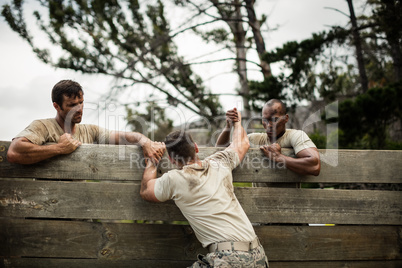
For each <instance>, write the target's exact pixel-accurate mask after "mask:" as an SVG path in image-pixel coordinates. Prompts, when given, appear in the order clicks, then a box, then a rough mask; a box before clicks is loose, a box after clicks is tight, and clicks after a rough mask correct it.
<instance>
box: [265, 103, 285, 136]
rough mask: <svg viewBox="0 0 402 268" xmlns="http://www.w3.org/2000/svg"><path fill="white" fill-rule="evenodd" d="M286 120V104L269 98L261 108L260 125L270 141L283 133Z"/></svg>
mask: <svg viewBox="0 0 402 268" xmlns="http://www.w3.org/2000/svg"><path fill="white" fill-rule="evenodd" d="M288 120H289V116H288V115H287V114H286V106H285V104H284V103H283V102H282V101H280V100H277V99H271V100H269V101H268V102H267V103H265V105H264V107H263V108H262V125H263V126H264V128H265V132H266V133H267V135H268V138H269V139H270V141H271V142H275V141H276V139H278V138H280V137H281V136H282V135H283V134H284V133H285V131H286V123H287V122H288Z"/></svg>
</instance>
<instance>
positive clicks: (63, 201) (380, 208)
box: [0, 179, 402, 225]
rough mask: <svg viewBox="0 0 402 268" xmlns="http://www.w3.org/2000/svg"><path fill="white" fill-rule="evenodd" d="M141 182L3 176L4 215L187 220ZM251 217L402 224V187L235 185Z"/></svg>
mask: <svg viewBox="0 0 402 268" xmlns="http://www.w3.org/2000/svg"><path fill="white" fill-rule="evenodd" d="M139 191H140V185H139V184H138V183H94V182H64V181H63V182H58V181H31V180H26V179H20V180H0V217H35V218H74V219H88V218H90V219H112V220H114V219H116V220H163V221H175V220H185V219H184V217H183V216H182V214H181V212H180V210H179V209H178V208H177V207H176V205H175V204H174V203H173V202H171V201H169V202H165V203H157V204H155V203H149V202H146V201H144V200H142V199H141V197H140V195H139ZM235 194H236V196H237V198H238V200H239V201H240V203H241V205H242V207H243V209H244V211H245V212H246V214H247V215H248V217H249V219H250V220H251V222H259V223H335V224H374V225H379V224H388V225H390V224H392V225H402V192H400V191H367V190H320V189H286V188H267V187H245V188H242V187H236V188H235Z"/></svg>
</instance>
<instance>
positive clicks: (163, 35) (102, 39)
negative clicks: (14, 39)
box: [2, 0, 221, 118]
mask: <svg viewBox="0 0 402 268" xmlns="http://www.w3.org/2000/svg"><path fill="white" fill-rule="evenodd" d="M38 2H40V4H41V5H42V6H43V7H44V9H45V10H47V11H48V18H44V17H46V16H45V15H44V11H40V10H36V11H34V16H35V17H36V19H37V21H38V24H39V25H40V29H41V31H42V32H44V33H45V34H46V35H47V37H48V39H49V41H50V42H51V44H52V45H54V46H55V47H59V48H61V49H62V51H63V55H61V56H56V54H55V53H53V52H51V49H49V48H45V49H44V48H40V47H38V46H37V45H36V44H35V38H34V37H33V36H32V35H31V34H30V31H29V29H28V27H27V24H26V21H25V17H24V3H23V1H21V0H14V1H13V3H12V4H11V5H4V6H3V9H2V16H3V17H4V18H5V19H6V21H7V22H8V24H9V26H10V27H11V29H12V30H13V31H15V32H17V33H18V34H19V35H20V36H21V37H22V38H23V39H24V40H25V41H27V42H28V43H29V45H30V46H31V47H32V49H33V51H34V52H35V53H36V55H37V56H38V57H39V58H40V59H41V60H42V61H43V62H45V63H47V64H50V65H52V66H55V67H57V68H65V69H71V70H75V71H80V72H82V73H87V74H94V73H97V74H103V75H107V76H111V77H114V78H116V80H115V81H116V83H117V85H116V87H115V88H116V89H127V88H129V89H131V90H135V86H136V85H138V84H143V85H147V86H149V87H150V89H151V90H152V91H154V90H156V91H157V92H159V93H162V94H163V95H164V96H165V97H166V99H167V102H168V103H169V104H170V105H174V106H178V105H180V106H182V107H185V108H186V109H187V110H189V111H191V112H194V113H195V114H199V115H201V116H204V117H206V118H213V117H215V116H216V115H219V114H221V106H220V104H219V101H218V98H217V97H216V96H213V95H211V94H210V92H209V91H208V90H207V89H206V88H205V87H204V86H203V82H202V79H201V78H200V77H199V76H198V75H196V74H195V73H193V71H192V69H191V66H189V65H187V64H185V63H184V61H183V58H182V57H180V56H179V55H178V51H177V47H176V45H175V44H174V42H173V40H172V38H173V37H174V36H175V35H177V34H179V33H172V30H171V29H170V26H169V22H168V21H167V19H166V17H165V10H164V5H163V3H162V1H160V0H158V1H152V2H151V3H150V1H147V2H146V3H147V6H146V7H145V8H143V7H142V3H140V2H139V1H136V0H132V1H128V0H127V1H124V0H121V1H118V0H114V1H103V0H95V1H85V0H74V1H67V0H66V1H63V0H50V1H41V0H38ZM55 56H56V59H54V57H55ZM159 95H160V94H159Z"/></svg>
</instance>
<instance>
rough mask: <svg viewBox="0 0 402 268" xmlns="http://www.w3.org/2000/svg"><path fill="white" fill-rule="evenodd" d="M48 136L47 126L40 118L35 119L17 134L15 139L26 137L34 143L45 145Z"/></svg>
mask: <svg viewBox="0 0 402 268" xmlns="http://www.w3.org/2000/svg"><path fill="white" fill-rule="evenodd" d="M47 136H48V133H47V131H46V126H45V125H44V124H43V123H42V122H41V121H40V120H35V121H33V122H32V123H31V124H30V125H29V126H27V127H26V128H25V129H24V130H23V131H21V132H20V133H19V134H18V135H17V136H15V137H14V139H15V138H21V137H24V138H27V139H28V140H29V141H30V142H32V143H33V144H37V145H43V144H45V142H46V139H47Z"/></svg>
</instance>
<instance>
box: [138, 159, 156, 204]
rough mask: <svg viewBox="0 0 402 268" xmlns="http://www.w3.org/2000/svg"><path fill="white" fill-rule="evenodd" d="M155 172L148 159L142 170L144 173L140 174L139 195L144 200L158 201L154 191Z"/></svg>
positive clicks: (154, 167)
mask: <svg viewBox="0 0 402 268" xmlns="http://www.w3.org/2000/svg"><path fill="white" fill-rule="evenodd" d="M156 172H157V169H156V166H155V165H154V164H153V163H152V162H151V161H149V160H148V161H147V164H146V167H145V170H144V174H143V175H142V181H141V190H140V195H141V197H142V198H143V199H144V200H146V201H151V202H158V199H157V198H156V197H155V193H154V186H155V181H156Z"/></svg>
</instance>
